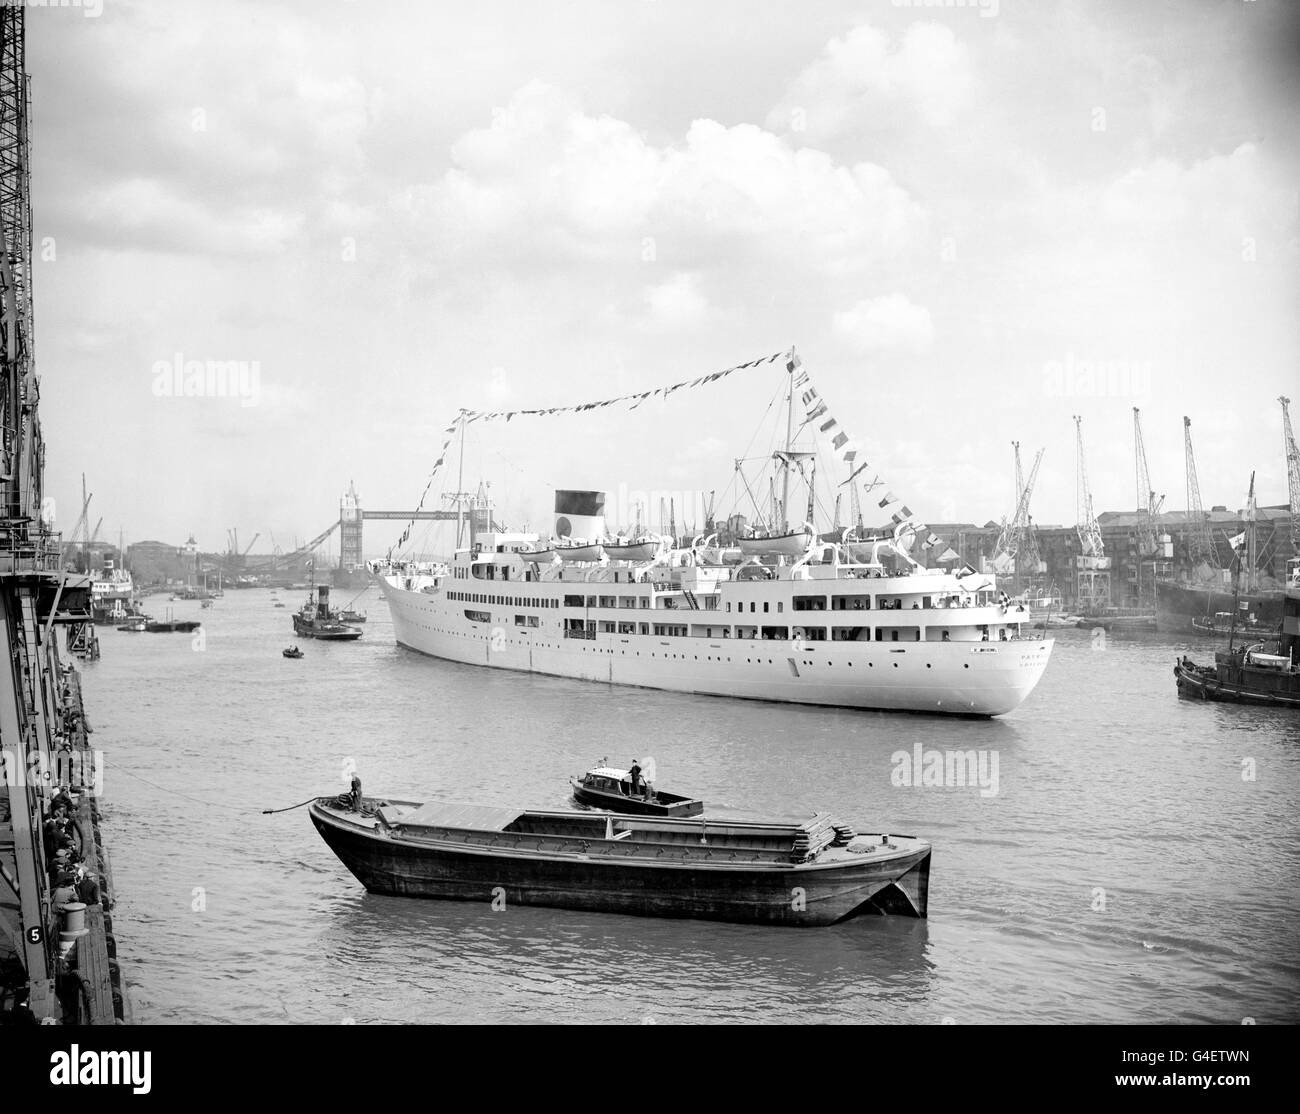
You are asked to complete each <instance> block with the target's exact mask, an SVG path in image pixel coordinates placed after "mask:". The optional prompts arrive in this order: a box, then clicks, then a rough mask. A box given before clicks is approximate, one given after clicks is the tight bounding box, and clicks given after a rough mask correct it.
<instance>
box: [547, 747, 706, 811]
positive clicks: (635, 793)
mask: <svg viewBox="0 0 1300 1114" xmlns="http://www.w3.org/2000/svg"><path fill="white" fill-rule="evenodd" d="M640 765H641V767H642V769H641V774H642V777H644V779H645V780H644V781H642V782H641V783H640V784H639V785H638V786H636V787H635V788H634V787H633V785H632V779H631V775H630V774H629V772H628V771H627V770H615V769H611V768H610V766H609V765H608V759H605V758H602V759H601V760H600V764H599V765H598V766H596V767H595V768H594V769H590V770H588V771H587V772H586V773H585V774H583V775H582V777H581V778H570V779H569V784H570V785H572V786H573V797H574V800H576V801H577V802H578V803H579V804H583V805H589V806H590V807H592V808H607V809H609V810H610V811H611V812H624V813H631V814H632V815H635V816H699V815H700V813H702V812H703V811H704V802H703V801H697V800H693V799H691V798H690V797H679V796H677V795H676V794H674V793H662V792H659V791H657V790H656V789H655V787H654V775H655V768H654V759H653V758H646V759H643V760H642V762H641V763H640Z"/></svg>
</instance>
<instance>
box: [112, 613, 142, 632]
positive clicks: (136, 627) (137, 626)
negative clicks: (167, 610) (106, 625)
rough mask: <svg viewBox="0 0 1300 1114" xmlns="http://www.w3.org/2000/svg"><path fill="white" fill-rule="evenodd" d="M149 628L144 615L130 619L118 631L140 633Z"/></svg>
mask: <svg viewBox="0 0 1300 1114" xmlns="http://www.w3.org/2000/svg"><path fill="white" fill-rule="evenodd" d="M147 628H148V622H147V620H146V619H145V617H144V616H143V615H136V616H133V617H132V618H130V619H128V620H127V621H126V622H125V623H123V624H122V625H121V626H119V627H118V628H117V629H118V630H125V631H135V632H139V631H143V630H146V629H147Z"/></svg>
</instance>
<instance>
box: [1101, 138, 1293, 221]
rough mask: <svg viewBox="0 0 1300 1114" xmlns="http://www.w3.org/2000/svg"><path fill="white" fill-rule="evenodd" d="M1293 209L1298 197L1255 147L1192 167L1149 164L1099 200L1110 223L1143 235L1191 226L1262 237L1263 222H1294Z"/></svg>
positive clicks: (1165, 160)
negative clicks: (1217, 227) (1284, 186)
mask: <svg viewBox="0 0 1300 1114" xmlns="http://www.w3.org/2000/svg"><path fill="white" fill-rule="evenodd" d="M1293 206H1294V194H1293V193H1291V191H1290V190H1287V189H1281V188H1279V187H1278V185H1277V184H1275V183H1273V182H1272V180H1271V176H1270V174H1269V173H1268V171H1267V169H1266V168H1265V167H1264V166H1263V165H1262V164H1261V158H1260V152H1259V149H1258V148H1257V147H1256V146H1255V144H1253V143H1244V144H1242V145H1241V146H1239V147H1237V149H1236V150H1234V151H1233V152H1232V154H1230V155H1215V156H1213V157H1211V158H1207V159H1202V160H1199V161H1197V162H1193V163H1191V164H1190V165H1188V166H1183V165H1180V164H1179V163H1178V162H1176V161H1174V160H1173V159H1168V158H1163V159H1155V160H1153V161H1151V162H1148V163H1144V164H1143V165H1141V166H1138V167H1135V168H1133V169H1132V170H1130V171H1128V172H1126V173H1125V174H1123V175H1121V176H1120V177H1119V178H1117V179H1115V180H1114V181H1113V182H1111V183H1110V184H1109V185H1108V186H1107V187H1106V188H1105V190H1104V191H1103V192H1102V194H1101V197H1100V200H1099V209H1100V212H1101V215H1102V216H1103V217H1104V218H1105V220H1106V221H1107V222H1108V223H1109V224H1112V225H1115V226H1118V227H1120V228H1123V229H1126V230H1133V231H1143V232H1164V231H1167V230H1170V229H1173V228H1175V227H1178V226H1180V225H1185V224H1187V223H1188V222H1189V221H1196V222H1203V223H1218V224H1222V225H1225V226H1227V228H1228V231H1237V232H1259V231H1262V229H1261V228H1260V227H1259V225H1260V224H1261V223H1265V224H1266V226H1267V225H1272V224H1273V223H1274V222H1277V223H1279V224H1280V223H1281V222H1282V221H1284V220H1286V219H1288V217H1289V215H1290V210H1291V208H1292V207H1293Z"/></svg>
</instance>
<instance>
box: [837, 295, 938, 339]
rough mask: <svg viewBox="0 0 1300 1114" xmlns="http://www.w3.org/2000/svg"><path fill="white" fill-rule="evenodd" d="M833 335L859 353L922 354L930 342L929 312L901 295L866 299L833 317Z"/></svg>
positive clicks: (931, 336)
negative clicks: (887, 351) (899, 352)
mask: <svg viewBox="0 0 1300 1114" xmlns="http://www.w3.org/2000/svg"><path fill="white" fill-rule="evenodd" d="M834 327H835V331H836V333H838V334H839V335H840V336H841V337H843V338H844V339H845V340H847V341H848V342H849V343H850V344H852V345H853V346H854V347H855V348H857V349H858V350H859V351H861V352H876V351H881V350H883V349H894V350H903V351H911V352H923V351H925V350H926V349H927V348H929V347H930V344H931V343H932V342H933V340H934V325H933V323H932V322H931V321H930V311H929V310H928V309H926V308H925V307H924V306H918V305H915V304H913V303H912V302H911V301H909V300H908V298H907V296H906V295H904V294H886V295H885V296H884V297H881V298H867V299H865V300H864V301H861V302H858V303H857V305H855V306H853V307H851V308H850V309H847V310H843V311H842V312H839V313H836V314H835V317H834Z"/></svg>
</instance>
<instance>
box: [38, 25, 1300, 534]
mask: <svg viewBox="0 0 1300 1114" xmlns="http://www.w3.org/2000/svg"><path fill="white" fill-rule="evenodd" d="M99 8H100V5H99V4H98V3H97V2H95V3H91V0H87V3H86V4H85V5H84V6H82V7H80V8H78V7H68V8H61V9H53V10H46V9H43V8H32V9H29V11H28V13H27V41H28V55H27V57H28V68H29V70H30V72H31V74H32V77H33V98H34V106H33V114H34V116H33V128H32V136H33V194H34V210H35V234H36V240H37V255H38V259H37V261H36V264H35V275H34V287H35V297H36V325H37V340H36V352H37V361H38V369H39V371H40V374H41V377H42V414H43V419H44V423H45V432H46V438H47V441H48V442H49V457H48V470H47V488H48V490H49V493H50V494H52V495H53V496H54V497H55V499H56V500H57V503H58V509H59V511H58V525H60V526H61V527H62V528H63V529H65V530H70V529H71V526H72V524H73V522H74V521H75V520H76V517H77V513H78V511H79V501H80V500H79V493H80V483H81V473H82V472H85V474H86V482H87V486H88V487H89V489H90V490H91V491H93V492H94V499H93V504H92V514H91V518H92V521H94V520H96V519H98V518H99V517H101V516H102V517H103V519H104V526H103V533H104V535H106V536H110V537H112V538H113V539H114V540H115V539H116V535H117V532H118V531H119V530H121V531H123V532H124V533H125V536H126V539H127V540H128V542H129V541H131V540H133V539H134V540H140V539H144V538H159V539H163V540H168V541H182V540H184V536H185V535H186V534H188V533H189V532H191V531H192V532H193V533H194V534H195V535H196V537H197V538H198V540H199V542H200V544H201V545H202V546H203V547H204V548H207V549H222V548H224V547H225V543H226V531H227V530H228V529H229V528H230V527H237V528H238V529H239V533H240V537H241V539H245V540H251V538H252V536H253V534H254V533H255V532H256V533H260V534H261V535H262V540H261V541H259V544H258V546H257V547H256V548H257V550H258V551H262V550H264V549H269V539H270V538H271V537H272V536H274V539H275V541H276V543H278V544H279V545H281V546H282V547H284V548H289V547H290V546H291V545H292V543H293V542H294V540H295V539H299V540H301V539H305V538H307V537H310V536H312V535H314V534H317V533H319V532H320V531H321V530H322V529H323V528H325V527H326V526H327V525H329V523H330V522H331V521H332V520H333V519H336V518H337V513H338V500H339V497H340V496H341V494H342V493H343V491H344V490H345V489H346V487H347V485H348V483H349V481H355V483H356V486H357V490H358V491H359V492H360V494H361V497H362V500H363V503H364V505H365V506H367V507H369V508H375V509H381V508H382V509H404V508H411V507H413V506H414V504H415V502H416V501H417V500H418V499H419V497H420V493H421V491H423V489H424V487H425V483H426V481H427V479H428V476H429V472H430V468H431V466H432V464H433V462H434V459H435V458H436V457H437V455H438V452H439V449H440V447H441V445H442V441H443V434H442V430H443V429H444V428H445V427H446V426H447V425H448V424H449V423H450V422H452V421H453V419H454V418H455V416H456V414H457V412H458V411H459V409H460V408H461V407H465V408H469V409H473V410H507V409H516V408H521V409H522V408H534V407H552V406H563V405H568V404H578V403H583V402H587V401H591V400H597V399H604V398H609V397H611V396H614V395H622V394H626V393H630V392H635V391H642V390H649V389H652V388H654V387H657V386H661V385H664V384H670V383H674V382H677V381H679V380H683V379H693V378H695V377H697V376H701V375H705V374H709V373H711V372H714V371H718V370H721V369H723V368H727V367H731V366H733V365H736V364H739V363H742V362H745V361H748V360H751V359H754V358H756V357H759V356H765V355H768V354H770V353H773V352H778V351H784V350H787V349H789V348H790V347H791V346H794V347H796V348H797V350H798V352H799V354H800V356H801V358H802V360H803V363H804V366H805V368H806V369H807V371H808V372H809V373H810V374H811V376H812V378H813V382H814V383H815V384H816V385H817V387H818V388H819V389H820V391H821V394H822V396H823V397H824V398H825V399H826V401H827V402H828V404H829V406H830V408H831V412H832V413H833V414H834V416H836V417H837V418H838V419H839V421H840V424H841V426H842V427H845V428H847V429H848V431H849V432H850V433H852V434H853V435H854V436H855V438H856V439H857V441H858V442H859V443H860V444H861V446H862V456H861V457H860V458H859V459H860V460H868V461H870V462H871V470H870V474H871V476H872V477H873V478H874V477H876V476H879V477H880V478H882V479H883V480H884V481H885V482H887V484H888V486H889V487H891V488H893V489H894V490H896V491H897V492H898V493H899V494H900V495H901V496H902V497H903V498H904V499H905V500H906V501H907V502H908V504H909V505H910V506H911V508H912V509H913V510H915V511H916V512H917V513H918V514H919V515H920V516H921V517H922V518H926V519H929V520H932V521H944V520H954V519H963V520H971V521H976V522H983V521H985V520H987V519H990V518H1000V517H1001V516H1002V515H1004V514H1007V513H1008V512H1009V511H1010V510H1011V503H1012V499H1013V484H1012V472H1011V442H1012V441H1013V440H1019V441H1021V443H1022V453H1024V455H1025V457H1026V465H1027V464H1028V462H1029V460H1030V459H1031V458H1032V455H1033V453H1034V452H1035V451H1036V450H1037V449H1038V448H1039V447H1046V450H1047V451H1046V454H1045V456H1044V460H1043V465H1042V470H1041V473H1040V475H1039V479H1038V485H1037V489H1036V492H1035V498H1034V508H1033V509H1034V513H1035V518H1036V519H1037V520H1038V521H1039V522H1042V523H1049V522H1057V523H1070V522H1073V521H1074V518H1075V448H1074V433H1075V427H1074V422H1073V420H1072V415H1075V414H1078V415H1081V416H1082V418H1083V430H1084V441H1085V447H1086V449H1087V459H1088V471H1089V476H1090V479H1091V483H1092V489H1093V495H1094V502H1095V505H1096V508H1097V510H1099V511H1100V510H1104V509H1129V508H1132V507H1133V506H1134V505H1135V503H1136V495H1135V482H1134V465H1133V414H1132V410H1133V407H1134V406H1137V407H1140V408H1141V412H1142V422H1143V431H1144V434H1145V440H1146V445H1147V452H1148V456H1149V460H1150V468H1151V475H1152V483H1153V486H1154V487H1155V489H1156V491H1157V492H1159V493H1164V494H1167V496H1168V499H1167V504H1166V506H1167V509H1174V510H1181V509H1183V507H1184V471H1183V429H1182V416H1183V415H1184V414H1186V415H1189V416H1190V417H1191V419H1192V429H1193V436H1194V438H1195V443H1196V452H1197V462H1198V470H1199V474H1200V482H1201V489H1202V494H1203V497H1204V500H1205V502H1206V503H1207V504H1210V503H1224V504H1227V505H1229V506H1239V505H1240V504H1241V502H1242V500H1243V498H1244V493H1245V488H1246V484H1247V482H1248V480H1249V475H1250V472H1251V470H1252V469H1253V470H1255V471H1256V472H1257V481H1256V482H1257V487H1258V493H1259V498H1260V501H1261V503H1282V502H1285V501H1286V498H1287V494H1286V471H1285V462H1284V459H1283V455H1282V436H1281V408H1280V406H1279V405H1278V403H1277V401H1276V399H1277V396H1278V395H1280V394H1283V393H1287V394H1293V395H1294V396H1295V397H1296V399H1297V407H1298V408H1300V377H1298V376H1297V368H1298V367H1300V359H1297V357H1298V356H1300V326H1298V324H1297V320H1298V315H1297V312H1296V311H1297V307H1298V306H1300V266H1297V264H1298V262H1300V260H1298V256H1300V240H1298V237H1297V207H1298V206H1297V183H1298V182H1300V174H1298V173H1297V171H1298V170H1300V19H1298V18H1297V10H1296V6H1295V5H1287V4H1286V3H1283V2H1273V0H1179V2H1172V0H1169V2H1157V0H1137V2H1134V0H1089V2H1083V0H1061V2H1054V0H1047V2H1044V0H1033V2H1032V3H1029V2H1028V0H986V2H985V3H984V4H983V5H980V4H978V3H975V2H974V0H972V2H971V3H970V4H969V6H967V5H958V4H951V5H947V6H944V5H938V4H936V5H927V4H924V3H921V2H917V3H913V4H907V3H900V2H898V0H893V2H891V0H858V2H856V3H838V2H834V0H826V2H822V3H817V4H811V5H796V4H792V3H773V2H755V0H744V2H741V0H710V2H709V3H688V2H685V0H683V2H677V0H578V2H567V3H558V2H539V0H532V2H524V0H515V2H491V0H488V2H482V3H477V4H474V5H467V4H447V3H433V2H429V0H410V2H405V0H391V2H385V0H372V2H364V0H312V2H306V0H250V2H245V0H223V2H222V3H219V4H215V3H198V2H191V0H102V11H101V10H99ZM1288 9H1290V10H1288ZM97 13H98V14H97ZM193 361H200V362H204V363H206V362H207V361H223V362H224V361H245V362H246V364H247V368H246V372H245V379H244V380H243V381H242V382H241V383H239V384H235V385H233V386H231V387H230V388H229V389H227V390H226V392H225V393H224V395H223V394H221V393H220V392H214V393H215V394H216V397H213V396H212V395H206V396H203V397H186V396H185V395H184V393H182V394H180V395H179V396H178V395H177V394H176V393H175V391H174V386H175V381H174V380H173V379H172V378H171V376H170V375H169V374H163V373H162V369H165V368H170V367H172V366H175V365H179V366H180V367H181V368H182V369H183V368H184V366H185V365H186V364H187V363H190V362H193ZM781 390H782V375H781V372H780V370H779V363H778V364H777V365H772V366H770V367H767V368H764V369H762V370H757V371H753V372H738V373H736V374H733V375H731V376H729V377H727V378H726V379H725V380H722V381H720V382H718V383H715V384H711V385H709V386H705V387H700V388H698V389H696V390H688V391H679V392H677V393H676V394H674V395H673V396H672V397H671V398H669V399H667V400H653V401H651V402H647V403H646V404H645V405H643V406H641V407H639V408H637V409H636V410H631V411H629V410H628V409H627V408H626V407H609V408H607V409H603V410H599V411H595V412H587V413H583V414H579V415H572V416H556V417H550V418H525V417H520V418H516V419H514V420H512V421H511V422H509V423H508V424H507V423H505V422H493V423H481V424H478V425H471V426H470V427H469V431H468V435H467V438H466V446H465V481H466V483H467V484H468V485H471V486H473V485H477V484H478V483H479V482H480V481H485V482H490V483H491V485H492V492H493V495H494V497H495V499H496V501H497V504H498V508H499V514H500V516H502V517H504V518H505V519H506V520H507V521H508V522H510V523H511V524H513V525H521V524H523V523H525V522H527V523H530V524H531V525H533V526H534V527H537V526H541V525H544V524H546V523H547V519H548V511H549V508H550V500H551V494H550V493H551V490H552V489H553V488H554V487H577V488H595V489H602V490H605V491H607V492H609V493H610V497H611V505H612V508H614V511H615V513H614V514H613V516H612V517H616V518H617V517H619V516H620V515H623V516H624V517H626V513H625V512H626V510H627V506H626V499H624V500H623V502H622V503H620V501H619V493H620V492H623V493H629V492H632V491H644V492H647V493H650V492H685V493H691V492H706V493H707V492H716V509H717V511H718V512H719V513H721V512H725V511H729V510H732V509H739V510H741V511H744V512H748V513H751V514H752V510H753V507H752V504H751V503H750V502H749V497H748V495H746V494H745V492H744V490H743V487H740V485H738V484H737V482H736V480H735V460H736V458H738V457H747V456H761V455H762V454H764V453H766V452H769V451H770V449H771V448H772V447H773V441H774V439H775V438H777V437H778V436H779V435H780V434H781V433H783V432H784V421H783V419H781V418H780V417H778V414H777V411H778V410H779V407H780V401H779V396H780V392H781ZM1298 417H1300V415H1298ZM756 468H757V465H756V466H755V470H754V471H751V472H750V475H751V477H753V476H754V475H755V474H756ZM455 478H456V477H455V472H454V470H453V471H451V472H449V473H448V474H447V475H446V477H445V482H444V478H442V477H440V478H438V479H436V480H435V481H434V485H433V491H432V493H431V495H430V504H429V505H433V503H434V500H435V497H436V496H437V495H439V494H440V493H441V492H442V491H443V490H454V486H455ZM864 478H865V477H864ZM753 482H755V483H760V484H761V483H763V482H765V481H762V480H759V479H754V480H753ZM738 487H739V488H740V490H739V492H738ZM871 498H872V499H874V495H873V496H872V497H871ZM656 516H657V507H656ZM400 529H401V524H400V523H398V524H395V525H393V526H386V525H384V524H372V525H371V526H370V527H368V529H367V549H368V550H370V551H382V550H383V548H384V547H385V546H386V545H387V544H388V543H389V542H391V540H392V539H393V537H395V536H396V534H397V533H398V531H400ZM436 537H437V536H436V535H433V536H431V538H430V539H429V540H430V541H431V542H432V544H433V547H434V548H437V544H436V541H433V539H436ZM416 538H417V540H419V539H422V538H425V534H424V531H423V528H421V529H420V530H419V531H417V533H416ZM335 545H336V543H335ZM335 552H337V549H335Z"/></svg>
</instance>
